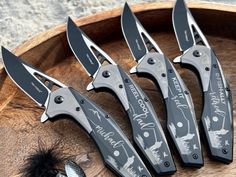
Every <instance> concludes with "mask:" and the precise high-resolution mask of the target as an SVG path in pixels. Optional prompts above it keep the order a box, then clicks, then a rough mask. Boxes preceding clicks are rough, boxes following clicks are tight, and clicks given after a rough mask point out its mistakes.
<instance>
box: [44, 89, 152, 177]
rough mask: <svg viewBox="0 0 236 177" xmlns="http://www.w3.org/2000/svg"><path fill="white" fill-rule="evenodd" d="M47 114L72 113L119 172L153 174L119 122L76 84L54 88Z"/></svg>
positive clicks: (119, 173) (124, 174)
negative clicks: (76, 88)
mask: <svg viewBox="0 0 236 177" xmlns="http://www.w3.org/2000/svg"><path fill="white" fill-rule="evenodd" d="M62 98H63V99H62ZM58 100H60V101H59V102H58ZM46 114H47V115H48V117H49V118H53V117H54V116H56V115H60V114H67V115H70V116H72V117H73V118H74V119H75V120H76V121H77V122H79V123H80V125H82V127H83V128H84V129H85V130H86V131H87V133H88V134H89V135H90V136H91V138H92V139H93V140H94V141H95V142H96V145H97V147H98V149H99V151H100V153H101V155H102V157H103V160H104V162H105V164H106V165H108V167H110V168H111V169H112V170H113V171H115V172H116V174H118V175H119V176H122V177H126V176H147V177H151V175H150V174H149V172H148V170H147V169H146V167H145V165H144V163H143V162H142V160H141V159H140V157H139V155H138V154H137V152H136V151H135V150H134V148H133V146H132V145H131V143H130V142H129V140H128V139H127V138H126V136H125V135H124V133H123V132H122V130H121V129H120V128H119V127H118V125H117V124H116V123H115V122H114V121H113V120H112V119H111V118H110V116H108V114H107V113H105V112H104V111H103V110H102V109H101V108H99V107H98V106H97V105H96V104H95V103H93V102H92V101H90V100H89V99H88V98H86V97H84V96H83V95H81V94H80V93H79V92H77V91H75V90H74V89H72V88H60V89H58V90H56V91H54V92H52V93H51V95H50V98H49V103H48V107H47V110H46Z"/></svg>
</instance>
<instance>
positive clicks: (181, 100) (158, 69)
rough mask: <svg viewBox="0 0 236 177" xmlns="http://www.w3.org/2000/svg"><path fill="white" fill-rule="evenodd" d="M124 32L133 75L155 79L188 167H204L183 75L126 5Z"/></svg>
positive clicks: (194, 118) (177, 144)
mask: <svg viewBox="0 0 236 177" xmlns="http://www.w3.org/2000/svg"><path fill="white" fill-rule="evenodd" d="M121 25H122V31H123V34H124V36H125V39H126V42H127V44H128V46H129V48H130V50H131V53H132V55H133V57H134V59H135V60H136V61H137V62H138V64H137V65H136V66H134V67H133V68H132V69H131V73H145V74H149V75H151V76H152V77H153V78H154V80H155V83H158V85H159V87H160V89H161V92H162V95H163V97H164V100H165V103H166V110H167V129H168V131H169V133H170V135H171V138H172V140H173V142H174V144H175V146H176V148H177V150H178V153H179V155H180V157H181V160H182V162H183V164H184V165H185V166H196V167H201V166H202V165H203V158H202V151H201V143H200V138H199V132H198V129H197V123H196V117H195V112H194V106H193V103H192V98H191V95H190V93H189V91H188V89H187V87H186V86H185V84H184V82H183V80H182V79H181V78H180V75H179V74H178V73H177V71H176V69H175V68H174V67H173V65H172V64H171V62H170V61H169V60H168V59H167V58H166V57H165V56H164V54H163V53H162V51H161V49H160V48H159V47H158V45H157V44H156V43H155V42H154V40H153V39H152V38H151V36H150V35H149V34H148V33H147V32H146V31H145V29H144V28H143V26H142V25H141V23H140V22H139V21H138V19H137V18H136V17H135V15H134V14H133V13H132V11H131V9H130V8H129V6H128V4H127V3H126V4H125V7H124V10H123V14H122V17H121Z"/></svg>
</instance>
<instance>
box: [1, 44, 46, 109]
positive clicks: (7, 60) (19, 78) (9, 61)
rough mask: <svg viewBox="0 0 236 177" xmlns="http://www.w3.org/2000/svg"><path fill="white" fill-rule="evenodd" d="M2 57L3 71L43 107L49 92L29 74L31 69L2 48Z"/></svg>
mask: <svg viewBox="0 0 236 177" xmlns="http://www.w3.org/2000/svg"><path fill="white" fill-rule="evenodd" d="M2 56H3V62H4V66H5V69H6V71H7V73H8V75H9V76H10V77H11V78H12V80H13V81H14V82H15V83H16V84H17V85H18V86H19V87H20V88H21V89H22V90H23V91H24V92H25V93H26V94H27V95H29V96H30V97H31V98H32V99H33V100H34V101H35V102H37V103H38V104H39V105H44V103H45V102H46V100H47V98H48V94H49V90H47V88H46V87H45V86H44V85H43V84H41V83H40V81H38V80H37V79H36V78H35V76H33V74H32V73H31V72H29V70H30V69H31V68H32V67H31V66H29V65H27V64H26V63H24V62H23V61H22V60H21V59H20V58H18V57H17V56H15V55H14V54H12V53H11V52H10V51H8V50H7V49H6V48H4V47H2ZM32 70H35V69H34V68H32Z"/></svg>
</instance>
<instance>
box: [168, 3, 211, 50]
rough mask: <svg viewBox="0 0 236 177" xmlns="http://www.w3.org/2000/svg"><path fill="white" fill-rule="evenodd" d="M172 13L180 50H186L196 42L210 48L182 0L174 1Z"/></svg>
mask: <svg viewBox="0 0 236 177" xmlns="http://www.w3.org/2000/svg"><path fill="white" fill-rule="evenodd" d="M172 15H173V16H172V20H173V25H174V30H175V35H176V37H177V41H178V44H179V48H180V50H181V51H186V50H187V49H189V48H190V47H192V46H193V45H196V44H198V45H204V46H206V47H208V48H210V46H209V44H208V42H207V40H206V38H205V36H204V35H203V33H202V31H201V30H200V28H199V27H198V25H197V23H196V21H195V20H194V18H193V16H192V14H191V12H190V11H189V9H188V8H187V6H186V4H185V2H184V0H177V1H176V4H175V6H174V9H173V14H172Z"/></svg>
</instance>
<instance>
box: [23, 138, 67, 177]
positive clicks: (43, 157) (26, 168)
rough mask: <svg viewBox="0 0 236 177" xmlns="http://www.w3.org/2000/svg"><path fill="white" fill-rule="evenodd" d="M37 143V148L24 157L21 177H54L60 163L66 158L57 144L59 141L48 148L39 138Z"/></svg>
mask: <svg viewBox="0 0 236 177" xmlns="http://www.w3.org/2000/svg"><path fill="white" fill-rule="evenodd" d="M38 144H39V145H38V148H37V149H36V150H35V152H34V153H32V154H30V155H29V156H28V157H27V158H26V162H25V164H24V165H23V167H22V168H21V169H20V172H21V174H22V177H55V176H56V175H57V173H58V171H59V166H60V164H62V163H63V162H64V161H65V160H66V158H65V156H64V155H63V154H62V150H61V147H60V146H59V145H60V141H58V142H56V143H54V144H53V145H51V147H49V148H47V147H46V144H45V143H44V142H42V141H41V140H39V143H38Z"/></svg>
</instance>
